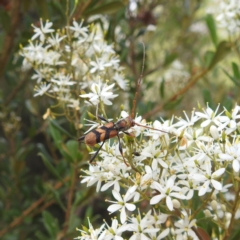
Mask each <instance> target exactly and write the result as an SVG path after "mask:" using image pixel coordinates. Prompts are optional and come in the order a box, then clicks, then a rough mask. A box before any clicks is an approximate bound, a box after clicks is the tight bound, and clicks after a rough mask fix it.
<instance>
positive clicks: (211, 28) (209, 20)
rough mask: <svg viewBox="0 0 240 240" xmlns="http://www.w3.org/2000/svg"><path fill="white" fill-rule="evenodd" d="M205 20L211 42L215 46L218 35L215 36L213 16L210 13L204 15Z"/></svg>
mask: <svg viewBox="0 0 240 240" xmlns="http://www.w3.org/2000/svg"><path fill="white" fill-rule="evenodd" d="M205 21H206V24H207V27H208V30H209V33H210V36H211V39H212V42H213V44H214V46H215V47H216V48H217V43H218V36H217V31H216V24H215V21H214V18H213V16H212V15H210V14H208V15H207V16H206V17H205Z"/></svg>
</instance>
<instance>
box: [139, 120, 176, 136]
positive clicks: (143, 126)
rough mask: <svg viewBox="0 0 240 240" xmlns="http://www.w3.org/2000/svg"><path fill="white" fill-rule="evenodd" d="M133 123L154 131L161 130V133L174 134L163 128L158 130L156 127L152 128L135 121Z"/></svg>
mask: <svg viewBox="0 0 240 240" xmlns="http://www.w3.org/2000/svg"><path fill="white" fill-rule="evenodd" d="M135 125H137V126H139V127H144V128H148V129H151V130H155V131H159V132H163V133H167V134H171V135H174V136H176V135H175V134H174V133H170V132H166V131H164V130H160V129H156V128H153V127H149V126H145V125H141V124H139V123H136V122H135Z"/></svg>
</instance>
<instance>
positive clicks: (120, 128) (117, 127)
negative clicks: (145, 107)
mask: <svg viewBox="0 0 240 240" xmlns="http://www.w3.org/2000/svg"><path fill="white" fill-rule="evenodd" d="M143 49H144V56H143V64H142V71H141V75H140V77H139V79H138V83H137V90H136V92H135V96H134V99H133V107H132V111H131V116H128V117H126V118H122V119H120V120H118V121H117V122H116V123H114V122H109V121H108V120H107V119H105V118H104V117H102V116H98V118H99V119H101V120H102V121H105V122H107V123H106V124H105V125H103V126H101V127H98V128H96V129H94V130H91V131H90V132H88V133H87V134H85V135H83V136H81V137H80V138H78V141H85V143H86V144H87V145H88V146H94V145H95V144H96V143H100V142H102V144H101V146H100V147H99V148H98V150H97V151H96V152H95V153H94V155H93V156H92V157H91V159H90V161H89V162H90V163H91V162H92V161H93V160H94V159H95V157H96V156H97V155H98V153H99V151H100V150H101V148H102V146H103V144H104V143H105V141H106V140H107V139H110V138H113V137H116V136H117V137H118V141H119V151H120V153H121V155H122V157H123V160H124V162H125V164H126V165H127V166H129V165H128V164H127V162H126V160H125V158H124V156H123V150H122V145H121V142H120V137H119V133H120V132H123V133H125V134H127V135H130V134H129V133H128V132H126V131H127V130H128V129H130V128H131V127H134V126H135V125H136V126H140V127H145V128H149V129H153V130H156V131H160V132H165V131H162V130H159V129H155V128H151V127H148V126H144V125H141V124H139V123H136V122H135V121H134V115H135V108H136V102H137V97H138V92H139V89H140V85H141V82H142V78H143V69H144V63H145V46H144V44H143ZM165 133H168V132H165Z"/></svg>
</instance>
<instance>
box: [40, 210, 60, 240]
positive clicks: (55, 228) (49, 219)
mask: <svg viewBox="0 0 240 240" xmlns="http://www.w3.org/2000/svg"><path fill="white" fill-rule="evenodd" d="M42 216H43V224H44V227H45V228H46V230H47V232H48V234H49V235H50V237H51V238H53V239H57V233H58V232H59V231H60V228H59V224H58V221H57V219H56V218H54V217H53V216H52V215H51V214H50V213H49V212H47V211H43V213H42Z"/></svg>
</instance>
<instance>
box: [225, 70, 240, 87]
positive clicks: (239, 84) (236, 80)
mask: <svg viewBox="0 0 240 240" xmlns="http://www.w3.org/2000/svg"><path fill="white" fill-rule="evenodd" d="M222 70H223V72H224V73H225V74H226V75H227V76H228V78H229V79H230V80H231V81H232V82H233V83H234V84H236V85H237V86H238V87H239V86H240V81H239V79H237V78H235V77H233V76H231V75H230V74H229V73H228V72H227V71H226V70H225V69H223V68H222Z"/></svg>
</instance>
